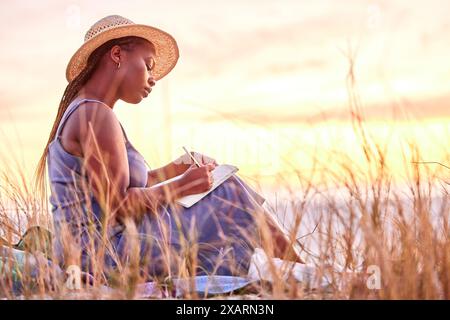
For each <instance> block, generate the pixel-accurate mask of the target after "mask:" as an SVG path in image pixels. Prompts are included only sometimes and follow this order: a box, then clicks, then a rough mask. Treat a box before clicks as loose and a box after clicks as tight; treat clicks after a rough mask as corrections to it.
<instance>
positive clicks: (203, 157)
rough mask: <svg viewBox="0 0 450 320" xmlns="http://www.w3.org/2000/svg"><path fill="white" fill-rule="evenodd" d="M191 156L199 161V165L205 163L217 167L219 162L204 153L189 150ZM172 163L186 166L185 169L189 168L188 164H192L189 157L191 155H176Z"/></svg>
mask: <svg viewBox="0 0 450 320" xmlns="http://www.w3.org/2000/svg"><path fill="white" fill-rule="evenodd" d="M191 154H192V156H193V157H194V158H195V160H197V162H198V163H200V164H201V165H207V164H213V165H214V168H215V167H217V166H218V165H219V164H218V163H217V162H216V160H215V159H213V158H211V157H208V156H206V155H204V154H201V153H198V152H195V151H191ZM173 163H174V164H175V165H183V166H186V170H187V168H189V166H190V165H192V164H193V163H194V161H193V160H192V159H191V157H189V156H188V155H187V154H186V153H185V154H183V155H182V156H180V157H178V158H177V159H175V160H174V161H173Z"/></svg>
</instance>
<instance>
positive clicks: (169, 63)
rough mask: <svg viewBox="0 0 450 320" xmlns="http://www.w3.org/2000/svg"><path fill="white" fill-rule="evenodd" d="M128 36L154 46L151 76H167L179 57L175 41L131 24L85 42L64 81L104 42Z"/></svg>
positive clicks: (71, 61)
mask: <svg viewBox="0 0 450 320" xmlns="http://www.w3.org/2000/svg"><path fill="white" fill-rule="evenodd" d="M128 36H135V37H140V38H144V39H146V40H148V41H150V42H151V43H152V44H153V45H154V46H155V51H156V55H155V57H154V58H155V68H154V69H153V72H152V75H153V77H154V78H155V80H159V79H161V78H163V77H164V76H165V75H167V74H168V73H169V72H170V71H171V70H172V69H173V68H174V67H175V65H176V63H177V61H178V57H179V51H178V46H177V43H176V41H175V39H174V38H173V37H172V36H171V35H170V34H168V33H167V32H164V31H162V30H160V29H158V28H154V27H150V26H147V25H142V24H132V25H125V26H120V27H114V28H112V29H110V30H105V31H102V32H101V33H99V34H98V35H96V36H95V37H93V38H92V39H90V40H88V41H86V42H85V43H84V44H83V45H82V46H81V47H80V48H79V49H78V50H77V51H76V52H75V54H74V55H73V56H72V58H71V59H70V61H69V64H68V65H67V69H66V79H67V81H69V82H70V81H72V80H73V79H75V78H76V77H77V76H78V75H79V74H80V72H81V71H82V70H83V69H84V68H85V67H86V65H87V60H88V58H89V56H90V55H91V53H92V52H94V51H95V49H97V48H98V47H100V46H101V45H102V44H104V43H105V42H107V41H109V40H112V39H117V38H122V37H128Z"/></svg>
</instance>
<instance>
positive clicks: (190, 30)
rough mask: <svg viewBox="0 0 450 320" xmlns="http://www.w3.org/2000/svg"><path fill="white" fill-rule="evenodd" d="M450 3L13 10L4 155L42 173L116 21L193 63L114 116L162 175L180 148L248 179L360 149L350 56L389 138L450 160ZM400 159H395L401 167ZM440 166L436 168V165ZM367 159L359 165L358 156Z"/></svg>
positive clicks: (3, 96)
mask: <svg viewBox="0 0 450 320" xmlns="http://www.w3.org/2000/svg"><path fill="white" fill-rule="evenodd" d="M449 12H450V2H448V1H444V0H442V1H438V0H429V1H418V0H409V1H406V0H405V1H403V0H396V1H379V0H375V1H368V0H343V1H336V0H330V1H326V0H319V1H304V0H278V1H275V0H244V1H237V0H229V1H215V0H211V1H206V0H204V1H200V0H190V1H180V0H177V1H175V0H164V1H111V0H109V1H95V2H93V1H67V2H65V1H56V0H54V1H43V0H42V1H23V0H19V1H11V2H5V1H3V2H1V3H0V30H1V31H0V41H1V43H2V50H1V54H0V70H1V71H0V125H1V130H0V136H1V138H2V141H4V143H3V144H2V147H1V148H0V153H1V155H2V158H8V157H10V156H9V155H10V153H11V150H13V152H14V153H15V154H16V155H17V156H18V157H19V158H21V159H22V161H23V163H24V164H25V166H26V169H27V170H31V169H32V168H33V166H34V165H35V164H36V163H37V160H38V157H39V155H40V153H41V152H42V148H43V147H44V144H45V142H46V140H47V138H48V134H49V132H50V129H51V125H52V123H53V120H54V118H55V115H56V110H57V108H58V103H59V100H60V98H61V95H62V93H63V91H64V88H65V86H66V85H67V82H66V79H65V68H66V65H67V62H68V61H69V59H70V57H71V56H72V54H73V53H74V52H75V51H76V50H77V49H78V48H79V46H80V45H81V44H82V41H83V38H84V34H85V32H86V31H87V30H88V29H89V27H90V26H91V25H92V24H93V23H95V22H96V21H97V20H99V19H101V18H102V17H104V16H106V15H110V14H119V15H122V16H125V17H127V18H129V19H131V20H133V21H134V22H136V23H142V24H149V25H153V26H156V27H158V28H160V29H163V30H165V31H167V32H169V33H170V34H172V35H173V36H174V38H175V39H176V40H177V42H178V45H179V48H180V59H179V62H178V65H177V66H176V67H175V69H174V70H173V72H172V73H170V74H169V75H168V76H167V77H166V78H165V79H163V80H161V81H160V82H158V83H157V85H156V87H155V88H154V91H153V92H152V93H151V95H150V96H149V98H147V99H145V100H143V102H142V103H140V104H139V105H128V104H125V103H123V102H119V103H118V104H117V106H116V107H115V108H114V110H115V112H116V114H117V115H118V117H119V120H120V121H121V122H122V123H123V124H124V127H125V128H126V130H127V132H128V135H129V138H130V140H132V141H133V143H134V145H135V146H136V147H137V148H138V149H139V150H140V151H141V153H142V154H143V155H144V156H145V157H146V159H147V160H148V162H149V163H150V164H151V165H152V166H154V167H157V166H159V165H162V164H165V163H166V162H168V161H169V160H171V159H173V158H174V157H175V156H178V155H180V154H181V153H182V149H181V146H182V145H186V146H188V147H190V148H191V149H193V150H198V151H199V152H204V153H206V154H208V155H210V156H213V157H215V158H216V159H217V160H218V161H219V162H227V163H233V164H236V165H237V166H239V167H240V168H241V172H242V174H243V175H246V174H248V175H250V174H257V173H266V174H268V175H271V174H275V173H276V172H279V171H283V170H289V168H290V167H292V166H294V167H295V166H296V165H298V166H299V167H302V166H304V167H305V168H307V167H308V166H310V163H309V160H307V159H306V156H305V154H308V153H309V152H312V151H313V150H315V152H317V153H318V154H316V157H317V156H318V157H319V158H320V154H321V151H323V155H324V158H322V160H323V161H325V159H326V157H325V154H326V152H329V151H330V150H332V149H333V148H335V147H336V146H337V143H339V144H340V147H339V148H340V149H341V150H342V151H345V152H349V153H351V152H352V150H353V148H355V144H356V143H357V142H355V139H356V138H355V137H354V134H353V132H352V127H351V124H350V123H349V122H348V117H347V115H348V95H347V87H346V76H347V72H348V68H349V63H348V56H349V55H353V56H354V57H355V65H354V68H355V69H354V71H355V76H356V84H357V89H358V92H359V95H360V98H361V101H362V103H363V107H364V113H365V115H366V116H367V118H368V120H369V123H368V128H369V129H370V130H372V132H373V133H374V135H375V136H376V138H378V139H380V140H381V141H383V139H384V140H385V139H390V140H392V143H393V148H394V149H395V150H394V151H396V152H398V151H399V150H398V148H397V146H401V145H403V144H404V143H406V142H407V141H408V139H414V140H415V141H416V142H417V143H418V144H419V145H420V146H421V147H423V148H424V149H425V150H427V153H426V154H427V156H429V157H432V158H433V159H432V160H436V161H442V162H445V161H446V160H448V159H445V157H446V156H447V157H448V153H447V155H446V154H445V151H446V150H448V147H449V137H450V105H449V101H450V100H449V99H450V59H449V58H448V57H449V56H450V42H449V34H450V20H449V18H448V13H449ZM401 160H402V159H401V158H400V157H399V154H398V153H395V152H394V154H393V158H392V161H393V162H396V161H397V162H401ZM426 160H430V159H426ZM355 161H356V160H355Z"/></svg>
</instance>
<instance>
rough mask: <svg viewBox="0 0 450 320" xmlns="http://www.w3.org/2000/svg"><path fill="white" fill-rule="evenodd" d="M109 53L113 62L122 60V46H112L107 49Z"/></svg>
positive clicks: (116, 62)
mask: <svg viewBox="0 0 450 320" xmlns="http://www.w3.org/2000/svg"><path fill="white" fill-rule="evenodd" d="M109 54H110V58H111V59H112V61H113V62H114V64H119V63H120V62H121V61H122V54H123V51H122V48H120V46H118V45H115V46H113V47H112V48H111V50H110V51H109Z"/></svg>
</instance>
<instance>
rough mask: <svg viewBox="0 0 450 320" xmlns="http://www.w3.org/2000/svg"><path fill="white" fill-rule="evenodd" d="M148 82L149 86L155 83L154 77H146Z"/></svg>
mask: <svg viewBox="0 0 450 320" xmlns="http://www.w3.org/2000/svg"><path fill="white" fill-rule="evenodd" d="M148 84H149V85H150V87H153V86H154V85H155V84H156V81H155V78H153V77H150V78H148Z"/></svg>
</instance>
